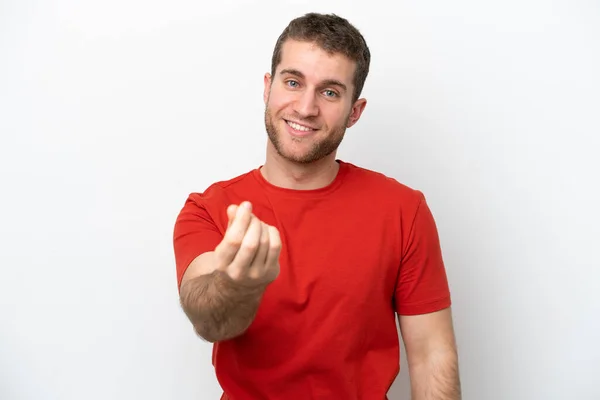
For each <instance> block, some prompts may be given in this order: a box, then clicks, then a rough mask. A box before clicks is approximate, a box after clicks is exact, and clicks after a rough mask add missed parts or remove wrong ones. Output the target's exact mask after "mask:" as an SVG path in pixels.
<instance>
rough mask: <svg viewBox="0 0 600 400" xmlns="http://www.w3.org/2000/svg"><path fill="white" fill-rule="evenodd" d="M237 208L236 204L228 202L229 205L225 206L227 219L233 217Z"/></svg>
mask: <svg viewBox="0 0 600 400" xmlns="http://www.w3.org/2000/svg"><path fill="white" fill-rule="evenodd" d="M237 208H238V206H237V205H236V204H230V205H229V207H227V217H228V218H229V219H233V217H235V213H236V211H237Z"/></svg>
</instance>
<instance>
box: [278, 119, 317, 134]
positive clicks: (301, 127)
mask: <svg viewBox="0 0 600 400" xmlns="http://www.w3.org/2000/svg"><path fill="white" fill-rule="evenodd" d="M285 122H286V123H287V124H288V125H289V126H291V127H292V128H294V129H295V130H297V131H301V132H310V131H314V130H315V129H313V128H309V127H308V126H304V125H300V124H297V123H295V122H292V121H288V120H285Z"/></svg>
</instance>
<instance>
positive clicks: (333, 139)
mask: <svg viewBox="0 0 600 400" xmlns="http://www.w3.org/2000/svg"><path fill="white" fill-rule="evenodd" d="M349 117H350V116H349V115H348V117H347V118H346V122H347V120H348V118H349ZM297 120H302V119H301V118H298V119H297ZM281 121H283V122H284V123H286V122H285V121H284V120H283V119H282V120H281ZM265 128H266V130H267V134H268V136H269V140H270V141H271V143H272V144H273V147H274V148H275V151H277V153H278V154H279V155H280V156H281V157H282V158H285V159H286V160H289V161H292V162H294V163H297V164H310V163H313V162H315V161H319V160H321V159H323V158H325V157H327V156H328V155H330V154H332V153H333V152H334V151H336V150H337V149H338V147H339V146H340V144H341V143H342V140H343V139H344V135H345V133H346V126H345V125H341V126H337V127H334V128H333V129H331V130H330V131H329V132H328V134H327V136H326V137H325V138H323V139H320V140H318V141H314V142H313V143H311V145H310V148H309V149H308V150H307V151H305V152H303V153H302V154H295V153H293V152H290V151H286V150H285V146H284V144H283V143H282V142H283V137H284V135H287V132H282V131H281V130H280V129H278V128H277V126H276V124H275V121H274V120H273V115H272V114H271V111H270V110H269V107H268V106H267V107H266V108H265ZM309 140H312V139H310V138H294V137H292V141H294V142H297V143H302V142H303V141H309Z"/></svg>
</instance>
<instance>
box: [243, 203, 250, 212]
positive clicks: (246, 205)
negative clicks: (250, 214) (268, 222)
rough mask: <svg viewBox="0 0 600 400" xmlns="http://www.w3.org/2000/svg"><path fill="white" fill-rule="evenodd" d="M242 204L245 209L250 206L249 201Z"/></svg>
mask: <svg viewBox="0 0 600 400" xmlns="http://www.w3.org/2000/svg"><path fill="white" fill-rule="evenodd" d="M243 206H244V207H245V208H246V209H247V210H250V209H251V208H252V204H250V202H249V201H245V202H244V203H243Z"/></svg>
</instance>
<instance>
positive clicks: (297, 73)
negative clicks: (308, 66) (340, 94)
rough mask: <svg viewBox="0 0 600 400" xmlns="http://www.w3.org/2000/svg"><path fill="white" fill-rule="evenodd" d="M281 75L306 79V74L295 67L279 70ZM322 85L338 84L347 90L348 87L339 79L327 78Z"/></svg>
mask: <svg viewBox="0 0 600 400" xmlns="http://www.w3.org/2000/svg"><path fill="white" fill-rule="evenodd" d="M279 74H280V75H286V74H287V75H294V76H297V77H298V78H301V79H304V74H303V73H302V72H300V71H298V70H297V69H293V68H287V69H283V70H281V72H279ZM321 85H322V86H338V87H340V88H341V89H342V90H344V91H347V90H348V88H347V87H346V85H345V84H343V83H342V82H340V81H338V80H337V79H325V80H324V81H322V82H321Z"/></svg>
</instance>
